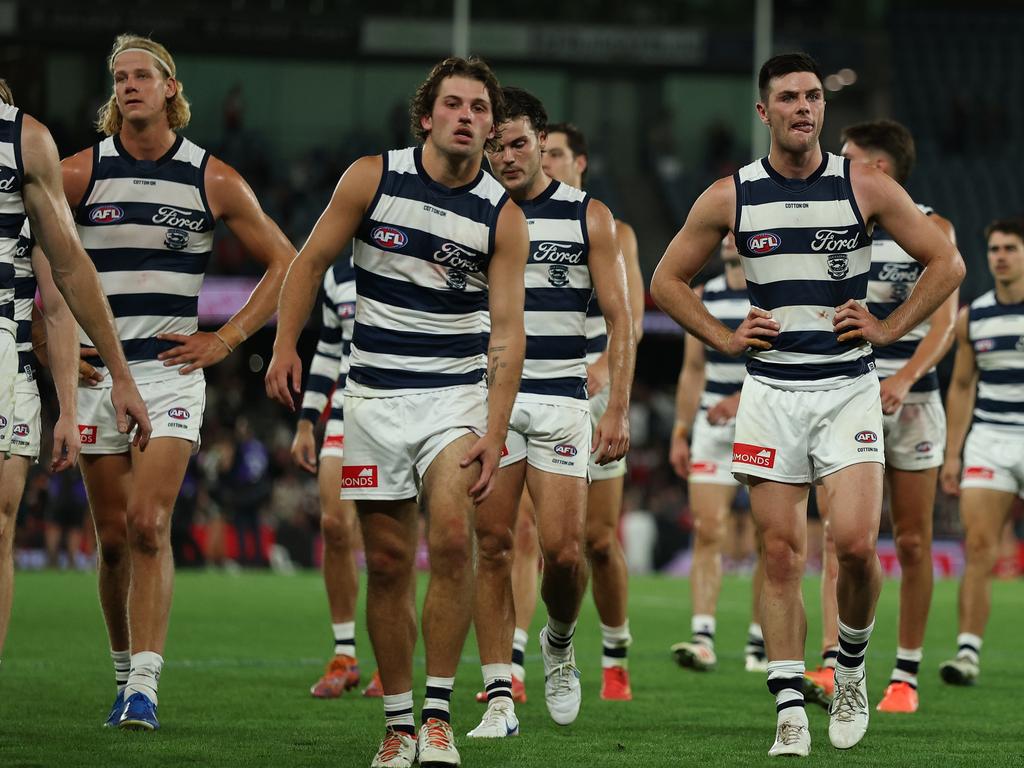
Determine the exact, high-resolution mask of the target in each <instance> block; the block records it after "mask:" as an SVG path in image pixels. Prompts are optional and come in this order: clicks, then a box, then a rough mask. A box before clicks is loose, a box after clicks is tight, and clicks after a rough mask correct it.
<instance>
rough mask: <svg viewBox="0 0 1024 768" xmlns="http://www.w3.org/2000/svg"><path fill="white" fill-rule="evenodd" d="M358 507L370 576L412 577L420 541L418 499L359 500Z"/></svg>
mask: <svg viewBox="0 0 1024 768" xmlns="http://www.w3.org/2000/svg"><path fill="white" fill-rule="evenodd" d="M355 506H356V514H357V517H358V518H359V527H360V531H361V533H362V537H363V547H364V549H365V551H366V570H367V573H368V575H369V576H370V577H371V579H376V578H378V577H383V576H386V577H394V576H396V575H404V576H411V574H412V567H413V564H414V562H415V558H416V546H417V544H418V541H419V506H418V505H417V503H416V499H415V498H409V499H386V500H377V499H358V500H357V501H356V502H355Z"/></svg>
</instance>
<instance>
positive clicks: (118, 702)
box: [103, 689, 124, 728]
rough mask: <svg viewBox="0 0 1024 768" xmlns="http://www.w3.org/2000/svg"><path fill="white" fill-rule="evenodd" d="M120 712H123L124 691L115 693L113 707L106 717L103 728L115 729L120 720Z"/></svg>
mask: <svg viewBox="0 0 1024 768" xmlns="http://www.w3.org/2000/svg"><path fill="white" fill-rule="evenodd" d="M122 712H124V689H121V690H120V691H118V692H117V698H116V699H114V706H112V707H111V708H110V714H109V715H107V721H106V722H105V723H104V724H103V727H104V728H116V727H117V723H118V721H119V720H120V719H121V713H122Z"/></svg>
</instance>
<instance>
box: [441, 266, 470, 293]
mask: <svg viewBox="0 0 1024 768" xmlns="http://www.w3.org/2000/svg"><path fill="white" fill-rule="evenodd" d="M445 282H446V283H447V284H448V287H449V288H451V289H452V290H453V291H464V290H466V273H465V272H463V271H462V270H461V269H449V270H448V274H447V276H446V277H445Z"/></svg>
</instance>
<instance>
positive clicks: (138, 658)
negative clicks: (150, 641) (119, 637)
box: [124, 651, 164, 704]
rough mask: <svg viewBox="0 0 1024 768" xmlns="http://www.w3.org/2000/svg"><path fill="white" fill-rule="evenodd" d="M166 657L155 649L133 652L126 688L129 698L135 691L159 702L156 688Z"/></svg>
mask: <svg viewBox="0 0 1024 768" xmlns="http://www.w3.org/2000/svg"><path fill="white" fill-rule="evenodd" d="M163 665H164V659H163V656H161V655H160V654H159V653H154V652H153V651H139V652H138V653H133V654H132V669H131V672H129V673H128V685H126V686H125V689H124V697H125V698H126V699H127V698H128V697H129V696H131V695H132V694H133V693H141V694H142V695H144V696H145V697H146V698H147V699H149V700H150V701H152V702H153V704H156V703H157V699H156V689H157V685H159V683H160V670H161V668H163Z"/></svg>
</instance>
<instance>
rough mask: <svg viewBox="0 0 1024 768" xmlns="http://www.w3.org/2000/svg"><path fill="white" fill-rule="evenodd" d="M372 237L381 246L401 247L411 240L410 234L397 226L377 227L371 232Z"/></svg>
mask: <svg viewBox="0 0 1024 768" xmlns="http://www.w3.org/2000/svg"><path fill="white" fill-rule="evenodd" d="M370 239H371V240H373V242H375V243H376V244H377V245H379V246H380V247H381V248H390V249H395V248H401V247H402V246H403V245H405V244H406V243H408V242H409V236H408V235H406V234H405V232H403V231H402V230H400V229H398V228H397V227H377V228H376V229H374V230H373V232H371V233H370Z"/></svg>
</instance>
